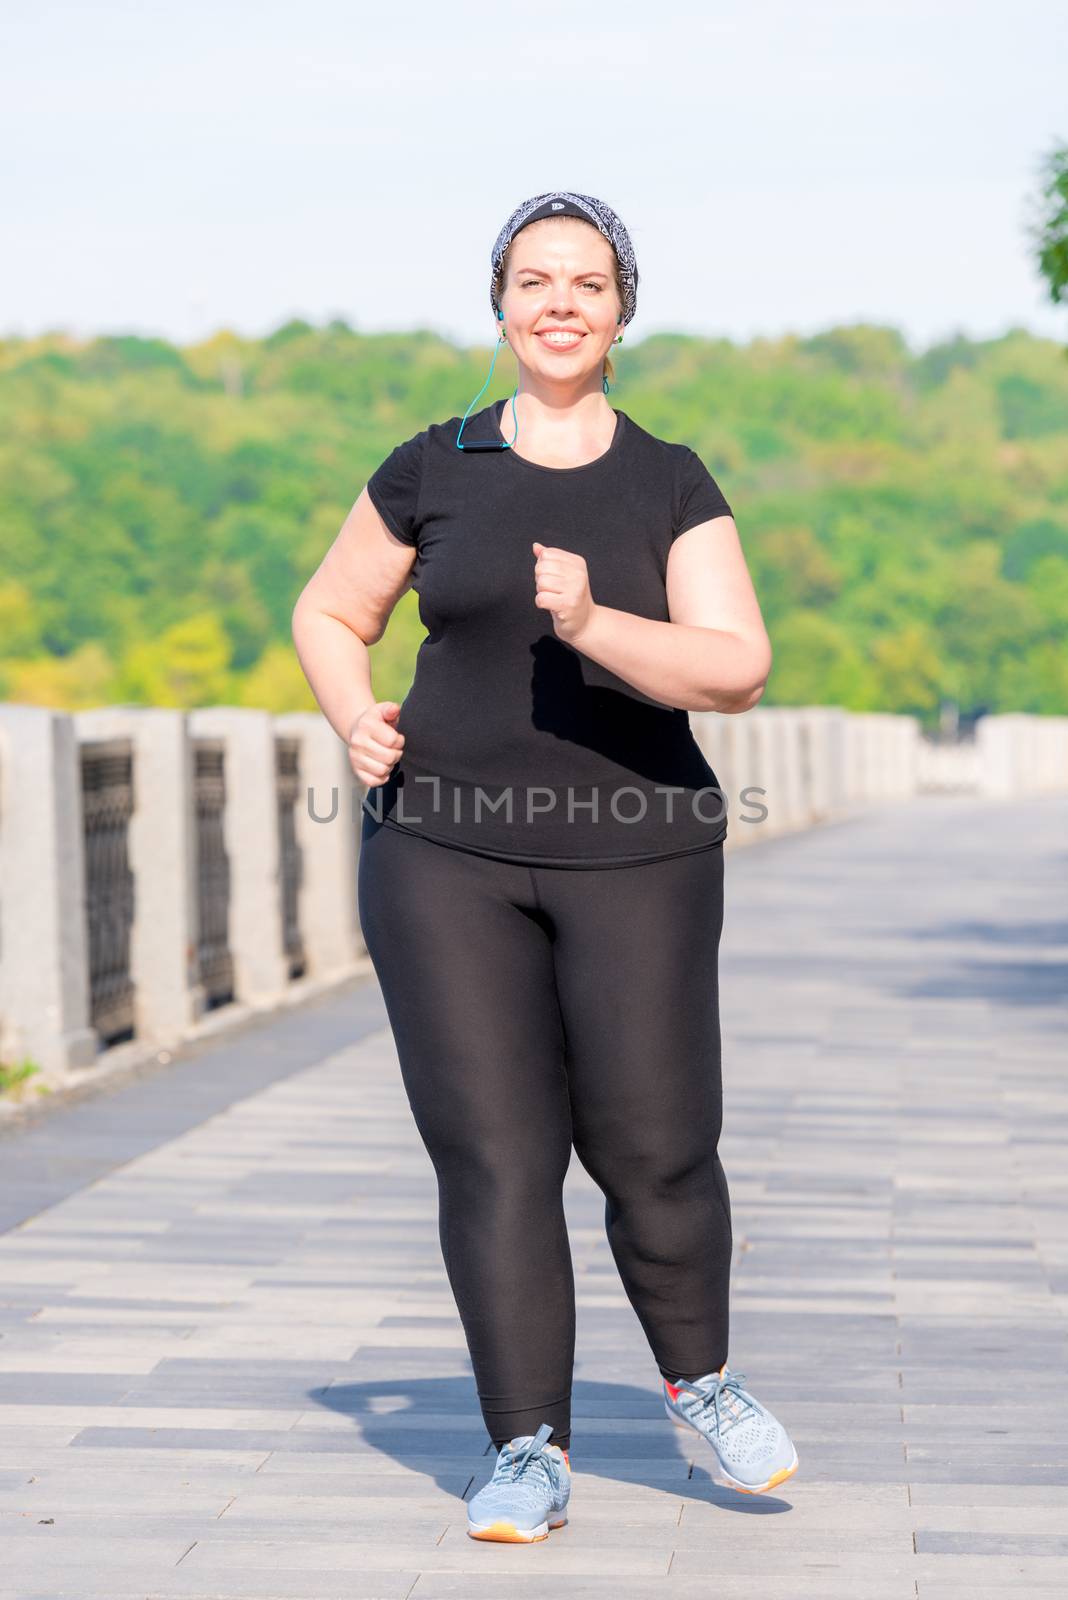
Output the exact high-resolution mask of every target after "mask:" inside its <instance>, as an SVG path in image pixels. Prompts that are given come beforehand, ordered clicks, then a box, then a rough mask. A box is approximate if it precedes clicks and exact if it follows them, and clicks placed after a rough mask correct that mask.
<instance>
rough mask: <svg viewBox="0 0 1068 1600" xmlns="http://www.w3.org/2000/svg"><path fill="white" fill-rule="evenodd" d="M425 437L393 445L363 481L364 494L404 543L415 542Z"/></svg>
mask: <svg viewBox="0 0 1068 1600" xmlns="http://www.w3.org/2000/svg"><path fill="white" fill-rule="evenodd" d="M426 438H427V436H426V432H425V431H424V432H423V433H417V434H416V435H415V436H414V438H411V439H406V440H405V441H404V443H403V444H399V445H397V447H396V449H395V450H393V451H391V452H390V454H389V455H388V456H387V457H386V459H385V460H384V461H383V463H382V465H381V466H380V467H376V469H375V471H374V472H373V473H372V474H371V476H370V478H368V480H367V493H368V495H369V497H370V499H371V502H372V504H373V505H374V507H375V510H376V511H377V512H378V514H379V515H380V516H381V518H382V520H383V522H384V523H385V524H386V527H387V528H388V529H389V530H390V532H391V533H395V534H396V536H397V538H398V539H400V540H402V541H403V543H404V544H410V545H416V544H417V543H418V536H419V526H420V524H419V491H420V489H421V488H422V484H423V453H424V449H425V446H426Z"/></svg>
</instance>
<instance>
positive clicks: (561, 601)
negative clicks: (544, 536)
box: [534, 542, 596, 644]
mask: <svg viewBox="0 0 1068 1600" xmlns="http://www.w3.org/2000/svg"><path fill="white" fill-rule="evenodd" d="M534 555H535V557H536V560H535V562H534V582H535V584H536V586H537V592H536V594H535V596H534V604H535V605H536V606H541V608H542V610H543V611H550V612H551V613H552V619H553V629H554V631H555V633H556V637H557V638H558V639H563V640H565V641H566V643H568V644H574V643H575V641H576V639H577V638H578V637H579V635H580V634H581V633H582V632H583V631H584V629H585V628H587V627H588V626H589V624H590V621H591V620H592V617H593V613H594V611H595V609H596V603H595V601H594V598H593V595H592V594H591V593H590V575H589V573H588V572H587V570H586V562H585V559H584V558H583V557H582V556H578V555H576V554H575V553H574V551H573V550H558V549H556V547H555V546H553V545H545V544H538V543H536V542H535V544H534Z"/></svg>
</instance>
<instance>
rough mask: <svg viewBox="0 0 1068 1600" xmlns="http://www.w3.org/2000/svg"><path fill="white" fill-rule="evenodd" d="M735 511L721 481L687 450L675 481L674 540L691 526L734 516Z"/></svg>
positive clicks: (694, 526)
mask: <svg viewBox="0 0 1068 1600" xmlns="http://www.w3.org/2000/svg"><path fill="white" fill-rule="evenodd" d="M733 515H734V513H733V511H732V510H731V508H730V506H729V505H728V504H727V502H726V500H725V499H724V498H723V492H722V490H721V489H720V487H719V484H718V483H717V482H716V480H715V478H713V476H712V474H711V473H710V472H709V470H708V468H707V467H706V466H705V464H704V462H703V461H702V460H701V457H700V456H699V455H697V454H695V452H694V451H693V450H690V449H687V450H686V454H685V455H684V456H683V457H682V460H681V463H680V465H679V469H678V475H677V478H676V483H675V515H674V521H673V524H672V529H671V537H672V539H677V538H678V536H679V534H680V533H685V532H686V530H687V529H688V528H696V527H697V526H698V524H699V523H701V522H709V521H710V520H711V519H712V518H713V517H731V516H733Z"/></svg>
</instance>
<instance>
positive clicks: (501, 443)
mask: <svg viewBox="0 0 1068 1600" xmlns="http://www.w3.org/2000/svg"><path fill="white" fill-rule="evenodd" d="M497 317H498V320H499V321H501V322H503V321H504V314H503V312H500V311H498V313H497ZM504 343H505V340H504V339H498V340H497V347H496V349H495V350H494V352H493V360H492V361H491V362H490V369H489V372H488V373H487V375H486V381H485V383H484V384H483V385H482V387H481V389H480V390H479V391H478V394H476V395H475V399H474V400H472V402H471V405H470V406H468V408H467V410H466V411H465V412H464V415H463V421H462V422H461V423H460V427H459V430H458V431H457V434H456V448H457V449H458V450H510V449H511V448H512V446H513V445H514V444H515V442H516V439H518V437H519V418H518V417H517V416H516V414H515V397H516V395H517V394H518V393H519V385H518V383H517V384H516V386H515V388H514V389H513V390H512V421H513V422H514V423H515V432H514V433H513V435H512V437H511V438H510V439H469V440H468V442H467V444H461V443H460V435H461V434H462V433H463V431H464V423H465V422H466V421H467V419H468V417H469V416H470V415H471V406H473V405H474V404H475V400H479V399H481V397H482V396H483V395H484V394H485V392H486V390H487V389H488V388H489V381H490V378H492V377H493V368H494V367H495V366H496V363H497V351H498V350H499V349H500V348H501V345H502V344H504Z"/></svg>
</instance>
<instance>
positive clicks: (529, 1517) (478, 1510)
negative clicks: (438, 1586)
mask: <svg viewBox="0 0 1068 1600" xmlns="http://www.w3.org/2000/svg"><path fill="white" fill-rule="evenodd" d="M552 1431H553V1430H552V1427H551V1425H550V1424H549V1423H548V1422H543V1423H542V1425H541V1427H540V1428H539V1429H538V1431H537V1433H534V1434H531V1433H521V1434H518V1435H517V1437H516V1438H514V1439H509V1441H508V1443H507V1444H503V1445H502V1446H501V1448H500V1451H499V1452H498V1455H497V1465H496V1466H495V1467H494V1469H493V1476H492V1478H491V1479H490V1481H489V1482H488V1483H487V1484H486V1485H485V1487H484V1488H482V1489H480V1490H479V1491H478V1493H477V1494H476V1495H475V1496H474V1498H473V1499H472V1500H471V1501H470V1503H469V1504H468V1507H467V1531H468V1533H469V1534H470V1536H471V1538H472V1539H499V1540H501V1541H502V1542H503V1543H505V1544H533V1543H534V1541H535V1540H536V1539H547V1538H548V1537H549V1529H550V1528H562V1527H563V1526H564V1523H565V1522H566V1521H567V1502H568V1500H569V1499H570V1497H571V1462H570V1461H569V1460H568V1458H567V1453H566V1451H564V1450H561V1448H560V1446H559V1445H558V1444H549V1443H548V1439H549V1437H550V1435H551V1434H552Z"/></svg>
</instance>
